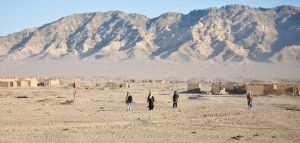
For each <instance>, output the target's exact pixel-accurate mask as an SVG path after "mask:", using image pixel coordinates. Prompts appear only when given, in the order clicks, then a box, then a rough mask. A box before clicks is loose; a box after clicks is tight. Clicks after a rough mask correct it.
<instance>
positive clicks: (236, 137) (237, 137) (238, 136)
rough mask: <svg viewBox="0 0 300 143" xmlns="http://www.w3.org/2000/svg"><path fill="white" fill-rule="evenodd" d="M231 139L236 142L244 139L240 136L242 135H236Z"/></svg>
mask: <svg viewBox="0 0 300 143" xmlns="http://www.w3.org/2000/svg"><path fill="white" fill-rule="evenodd" d="M232 138H233V139H236V140H242V139H244V136H242V135H237V136H235V137H232Z"/></svg>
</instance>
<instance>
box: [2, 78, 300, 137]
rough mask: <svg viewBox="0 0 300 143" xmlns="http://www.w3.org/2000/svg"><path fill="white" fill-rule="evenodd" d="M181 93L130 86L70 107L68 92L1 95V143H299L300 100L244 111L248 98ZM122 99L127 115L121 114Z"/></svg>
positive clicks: (166, 87)
mask: <svg viewBox="0 0 300 143" xmlns="http://www.w3.org/2000/svg"><path fill="white" fill-rule="evenodd" d="M149 90H151V91H152V92H153V93H154V96H155V99H156V102H155V107H154V110H153V111H148V108H147V106H148V105H147V102H146V98H147V93H148V91H149ZM174 90H177V91H178V92H179V95H180V97H179V103H178V108H177V109H173V108H172V93H173V91H174ZM185 90H186V84H185V83H176V84H150V83H149V84H144V83H134V84H131V88H130V89H115V90H90V89H85V88H81V89H77V95H78V96H77V99H75V100H73V95H72V93H73V89H72V88H70V87H37V88H33V87H27V88H21V87H20V88H0V107H1V108H0V112H1V118H0V142H19V143H21V142H25V143H27V142H28V143H32V142H44V143H46V142H78V143H79V142H80V143H82V142H209V143H211V142H218V143H220V142H263V143H266V142H300V136H299V134H300V104H299V103H300V97H299V96H276V95H274V96H259V97H254V101H253V108H252V109H250V110H249V109H248V108H247V100H246V95H201V94H191V93H185V92H184V91H185ZM127 91H129V92H131V93H132V95H133V104H132V111H126V107H127V105H126V104H125V102H124V100H125V95H126V92H127ZM18 96H19V97H20V96H26V97H28V98H17V97H18ZM67 101H69V102H67ZM239 135H240V136H241V140H236V139H234V138H233V137H237V136H239Z"/></svg>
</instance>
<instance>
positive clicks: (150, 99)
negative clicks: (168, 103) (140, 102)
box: [147, 91, 155, 111]
mask: <svg viewBox="0 0 300 143" xmlns="http://www.w3.org/2000/svg"><path fill="white" fill-rule="evenodd" d="M154 101H155V100H154V96H153V95H152V94H151V91H149V95H148V98H147V102H148V103H149V110H150V111H152V110H153V108H154Z"/></svg>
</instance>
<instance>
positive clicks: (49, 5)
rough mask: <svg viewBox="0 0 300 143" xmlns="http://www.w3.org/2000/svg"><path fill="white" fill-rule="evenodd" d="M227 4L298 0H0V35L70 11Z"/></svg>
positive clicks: (294, 1) (294, 0) (158, 10)
mask: <svg viewBox="0 0 300 143" xmlns="http://www.w3.org/2000/svg"><path fill="white" fill-rule="evenodd" d="M230 4H243V5H248V6H251V7H263V8H272V7H276V6H280V5H292V6H297V7H300V0H0V17H1V22H0V36H6V35H8V34H11V33H14V32H19V31H22V30H24V29H27V28H34V27H39V26H42V25H44V24H46V23H49V22H52V21H55V20H58V19H60V18H61V17H65V16H69V15H72V14H74V13H88V12H107V11H112V10H119V11H123V12H125V13H138V14H142V15H146V16H147V17H149V18H154V17H157V16H159V15H161V14H163V13H166V12H179V13H183V14H187V13H189V12H190V11H192V10H195V9H205V8H209V7H217V8H219V7H222V6H224V5H230Z"/></svg>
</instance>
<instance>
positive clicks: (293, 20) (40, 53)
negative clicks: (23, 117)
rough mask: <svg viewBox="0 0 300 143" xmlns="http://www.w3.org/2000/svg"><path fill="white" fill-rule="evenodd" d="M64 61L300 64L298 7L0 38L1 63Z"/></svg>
mask: <svg viewBox="0 0 300 143" xmlns="http://www.w3.org/2000/svg"><path fill="white" fill-rule="evenodd" d="M64 59H68V60H69V59H79V60H93V61H123V60H129V59H159V60H172V61H178V62H186V61H193V62H199V61H210V62H217V63H224V62H241V61H243V62H247V61H258V62H270V63H300V8H298V7H292V6H280V7H276V8H272V9H263V8H251V7H248V6H243V5H229V6H224V7H221V8H209V9H204V10H194V11H192V12H190V13H189V14H186V15H185V14H181V13H173V12H170V13H165V14H162V15H161V16H159V17H157V18H154V19H149V18H147V17H146V16H143V15H138V14H126V13H123V12H120V11H110V12H106V13H100V12H97V13H86V14H74V15H71V16H68V17H64V18H61V19H59V20H57V21H54V22H52V23H48V24H45V25H43V26H41V27H37V28H33V29H26V30H24V31H21V32H18V33H13V34H10V35H8V36H4V37H0V61H2V62H6V61H20V60H22V61H24V60H25V61H36V60H39V61H43V60H64Z"/></svg>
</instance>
